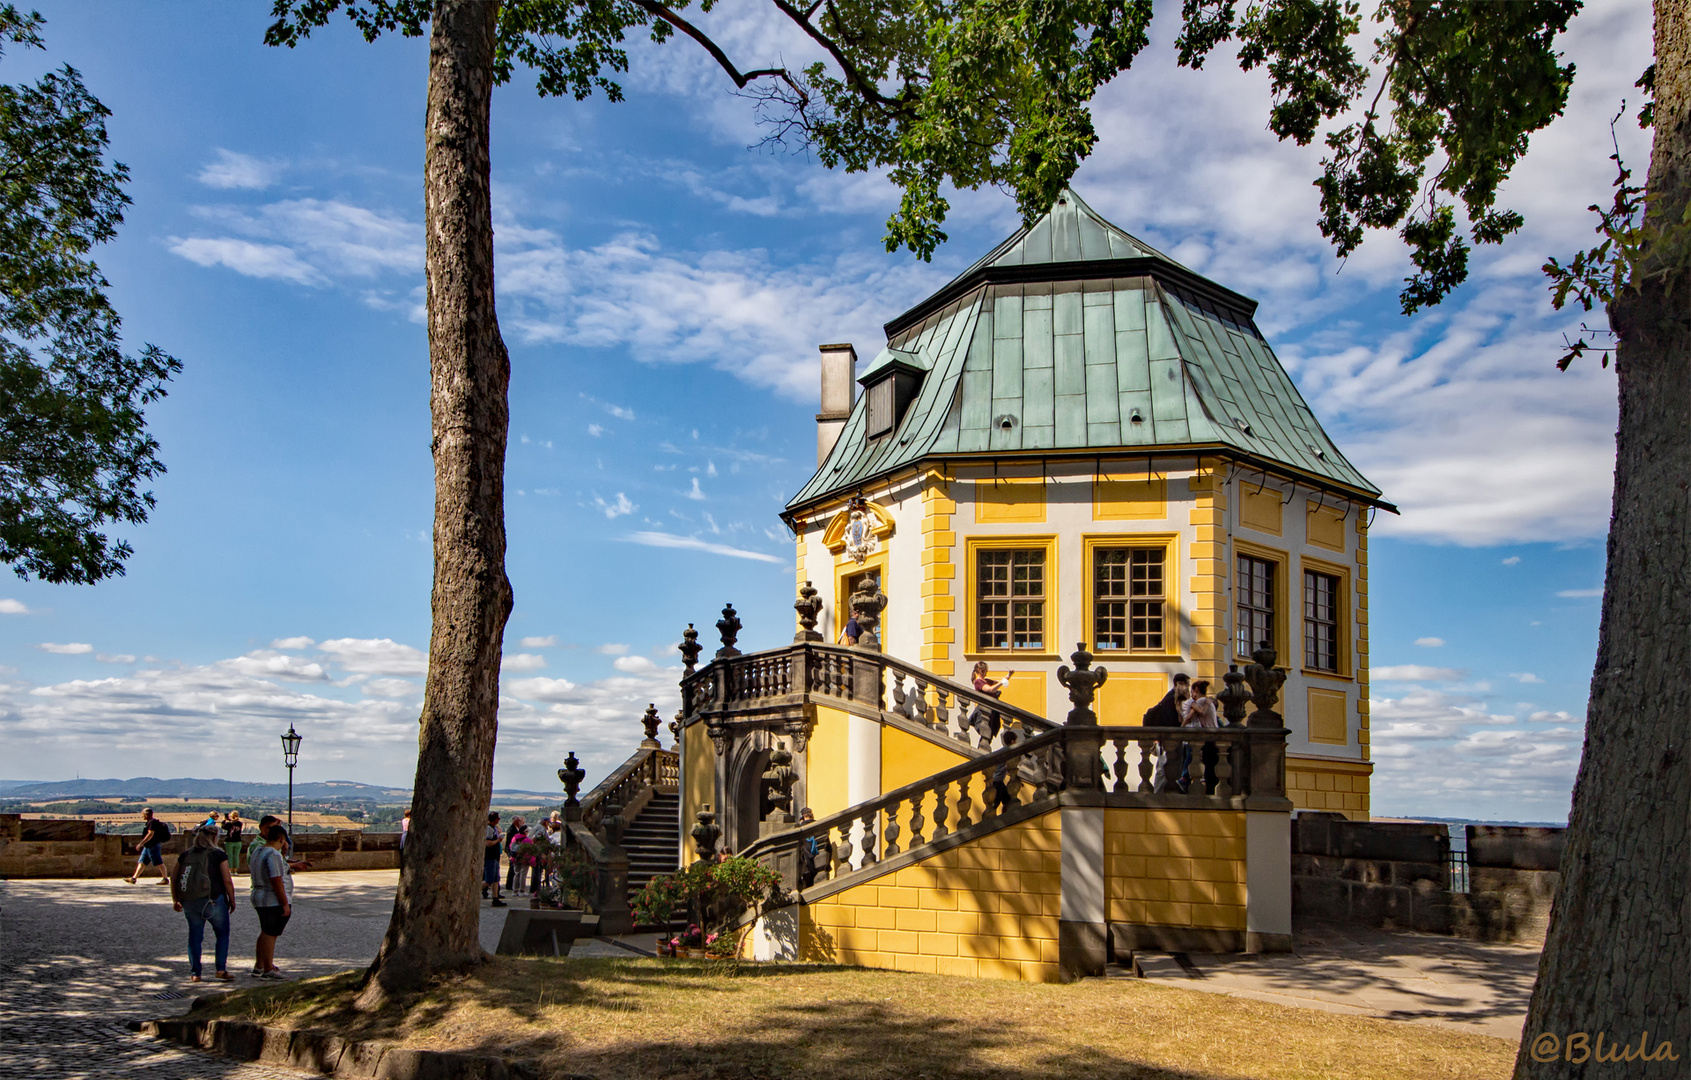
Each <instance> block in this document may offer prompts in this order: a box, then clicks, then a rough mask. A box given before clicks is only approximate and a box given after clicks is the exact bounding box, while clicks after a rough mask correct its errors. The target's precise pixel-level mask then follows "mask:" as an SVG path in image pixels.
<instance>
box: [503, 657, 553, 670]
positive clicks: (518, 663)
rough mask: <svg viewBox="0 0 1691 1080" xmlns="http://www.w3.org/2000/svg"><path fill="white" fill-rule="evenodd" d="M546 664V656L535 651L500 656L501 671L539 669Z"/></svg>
mask: <svg viewBox="0 0 1691 1080" xmlns="http://www.w3.org/2000/svg"><path fill="white" fill-rule="evenodd" d="M545 666H546V658H545V657H544V656H539V655H537V654H535V653H513V654H512V655H510V656H502V657H500V658H499V670H500V671H539V670H540V669H541V668H543V667H545Z"/></svg>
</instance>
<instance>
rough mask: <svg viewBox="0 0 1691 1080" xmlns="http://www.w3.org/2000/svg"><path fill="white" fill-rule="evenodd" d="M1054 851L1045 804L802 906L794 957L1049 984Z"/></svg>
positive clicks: (1057, 909) (1057, 870)
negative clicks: (1035, 812)
mask: <svg viewBox="0 0 1691 1080" xmlns="http://www.w3.org/2000/svg"><path fill="white" fill-rule="evenodd" d="M1061 858H1062V825H1061V817H1060V814H1059V812H1058V811H1055V810H1053V811H1051V812H1050V813H1047V814H1042V815H1040V816H1039V817H1037V818H1032V819H1029V820H1028V821H1024V822H1021V823H1019V824H1016V825H1012V826H1009V827H1008V828H1004V829H1000V830H998V831H997V832H994V833H991V834H989V835H987V836H983V837H981V838H980V839H979V840H976V841H973V842H971V843H968V844H964V845H962V846H960V847H955V848H952V849H951V850H950V851H945V852H941V853H940V854H938V855H935V856H933V857H932V858H929V859H923V860H922V861H921V862H919V863H916V864H915V865H913V866H907V867H905V868H903V869H901V870H896V871H893V872H892V873H890V874H887V875H884V876H883V877H881V878H877V879H876V880H875V881H874V882H873V883H871V884H866V885H858V886H856V887H854V888H851V889H847V890H845V891H844V892H841V893H836V894H835V895H833V896H830V897H828V898H827V899H826V900H821V901H818V902H816V903H814V904H808V905H806V906H805V908H804V911H803V915H802V919H801V923H800V930H799V936H800V949H801V952H800V956H801V958H802V959H804V960H817V961H828V962H834V963H842V964H857V965H859V966H862V967H872V968H888V969H892V970H897V971H926V972H929V973H935V974H940V975H968V976H976V977H980V978H993V979H1021V980H1023V981H1026V982H1056V981H1057V920H1058V917H1059V915H1060V914H1061V912H1062V882H1061ZM1240 925H1241V926H1243V925H1244V924H1243V923H1241V924H1240Z"/></svg>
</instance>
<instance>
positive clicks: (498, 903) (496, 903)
mask: <svg viewBox="0 0 1691 1080" xmlns="http://www.w3.org/2000/svg"><path fill="white" fill-rule="evenodd" d="M489 906H490V907H509V906H510V905H508V904H506V903H505V901H503V900H495V901H494V902H493V903H492V904H491V905H489Z"/></svg>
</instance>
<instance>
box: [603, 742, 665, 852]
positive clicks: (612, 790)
mask: <svg viewBox="0 0 1691 1080" xmlns="http://www.w3.org/2000/svg"><path fill="white" fill-rule="evenodd" d="M680 784H681V755H679V754H678V753H676V752H675V751H674V750H662V749H654V748H652V747H649V746H647V747H641V748H640V749H638V750H636V751H635V752H634V753H633V754H632V755H631V756H630V757H629V759H628V760H627V761H625V762H623V763H622V764H621V765H619V766H617V768H616V769H614V770H612V772H611V774H610V775H609V776H607V777H605V778H604V779H603V780H601V781H599V783H598V785H597V786H596V787H594V789H593V790H592V791H590V792H588V793H587V794H586V795H584V796H583V797H582V799H581V820H583V821H585V822H587V823H588V825H589V827H591V828H592V829H594V830H595V831H597V830H598V828H599V823H600V821H601V820H602V819H603V818H604V808H605V807H606V806H610V805H612V804H615V805H617V806H620V807H622V813H623V814H624V816H626V817H629V818H632V817H633V816H634V815H635V814H638V813H639V812H640V810H641V809H642V808H643V807H644V806H645V805H646V802H647V801H648V800H649V799H650V798H651V791H652V788H654V787H679V786H680Z"/></svg>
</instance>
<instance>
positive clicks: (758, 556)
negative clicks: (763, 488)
mask: <svg viewBox="0 0 1691 1080" xmlns="http://www.w3.org/2000/svg"><path fill="white" fill-rule="evenodd" d="M623 539H625V540H627V541H628V542H629V543H631V544H641V545H644V546H645V547H658V548H682V549H685V550H688V551H706V552H709V553H710V554H712V555H727V556H729V557H731V558H735V559H755V560H756V561H758V562H767V563H777V564H779V563H780V562H781V560H780V559H778V558H776V557H775V556H773V555H765V554H764V553H763V552H761V551H748V550H746V549H745V548H737V547H730V546H729V545H727V544H712V543H710V542H708V541H705V540H700V539H698V538H697V537H692V536H676V535H675V534H674V533H666V532H637V533H629V534H628V535H627V536H625V537H623Z"/></svg>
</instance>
